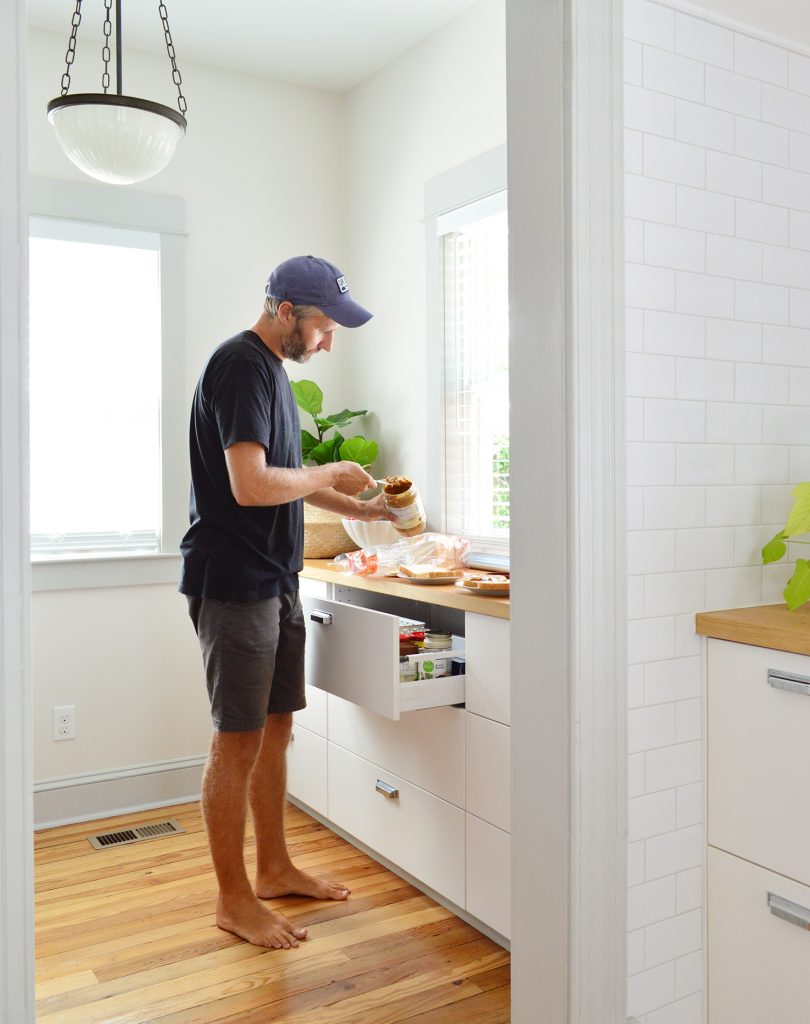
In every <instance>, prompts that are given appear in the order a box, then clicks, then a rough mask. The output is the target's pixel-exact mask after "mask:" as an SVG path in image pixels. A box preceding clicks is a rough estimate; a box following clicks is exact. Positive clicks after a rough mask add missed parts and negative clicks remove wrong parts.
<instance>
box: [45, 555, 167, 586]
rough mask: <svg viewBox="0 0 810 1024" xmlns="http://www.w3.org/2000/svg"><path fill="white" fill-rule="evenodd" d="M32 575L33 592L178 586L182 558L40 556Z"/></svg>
mask: <svg viewBox="0 0 810 1024" xmlns="http://www.w3.org/2000/svg"><path fill="white" fill-rule="evenodd" d="M31 576H32V590H33V591H34V593H38V592H40V591H49V590H87V589H91V588H102V587H139V586H148V585H154V584H162V583H173V584H174V585H175V586H177V584H178V582H179V580H180V555H179V554H173V553H154V552H147V553H144V552H132V553H131V554H123V553H121V552H116V553H114V554H112V553H106V552H99V553H98V554H87V553H81V554H75V555H67V554H65V555H57V556H56V557H53V556H42V555H37V556H35V557H33V558H32V559H31Z"/></svg>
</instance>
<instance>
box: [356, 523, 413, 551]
mask: <svg viewBox="0 0 810 1024" xmlns="http://www.w3.org/2000/svg"><path fill="white" fill-rule="evenodd" d="M341 522H342V523H343V529H344V530H345V531H346V533H348V535H349V536H350V537H351V539H352V540H353V541H354V543H355V544H359V545H360V547H361V548H363V550H368V549H369V548H376V547H377V546H378V545H380V544H394V543H396V541H398V540H402V534H400V533H398V532H397V531H396V530H395V529H394V527H393V525H392V524H391V523H389V522H388V520H387V519H378V520H377V521H376V522H373V523H366V522H363V520H362V519H342V520H341Z"/></svg>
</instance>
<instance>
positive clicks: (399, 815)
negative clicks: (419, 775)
mask: <svg viewBox="0 0 810 1024" xmlns="http://www.w3.org/2000/svg"><path fill="white" fill-rule="evenodd" d="M328 748H329V818H330V819H331V820H332V821H333V822H334V823H335V824H336V825H337V826H338V827H339V828H343V829H345V830H346V831H347V832H349V833H351V835H353V836H355V837H356V838H357V839H359V840H360V841H361V842H362V843H365V844H366V845H367V846H370V847H371V849H372V850H376V851H377V852H378V853H379V854H381V855H382V856H383V857H386V858H387V859H388V860H390V861H392V862H393V863H394V864H397V865H399V867H401V868H402V869H403V870H404V871H407V872H408V873H409V874H411V875H413V876H414V877H416V878H418V879H419V880H420V881H422V882H424V883H425V885H427V886H429V887H430V888H431V889H435V890H436V892H438V893H441V895H442V896H446V897H447V898H448V899H449V900H452V901H453V903H455V904H457V905H458V906H460V907H463V906H464V811H462V810H461V809H460V808H458V807H455V806H454V805H453V804H449V803H447V802H446V801H444V800H440V799H439V798H438V797H435V796H432V795H431V794H430V793H426V792H425V791H424V790H423V789H419V788H418V787H417V786H414V785H412V784H411V783H409V782H406V781H405V780H404V779H400V778H399V777H398V776H396V775H394V774H393V773H391V772H386V771H384V770H383V769H381V768H378V767H377V765H374V764H371V763H370V762H368V761H366V760H365V759H364V758H362V757H357V756H356V755H355V754H350V753H349V751H348V750H344V749H343V748H342V747H338V746H336V745H335V744H334V743H329V744H328Z"/></svg>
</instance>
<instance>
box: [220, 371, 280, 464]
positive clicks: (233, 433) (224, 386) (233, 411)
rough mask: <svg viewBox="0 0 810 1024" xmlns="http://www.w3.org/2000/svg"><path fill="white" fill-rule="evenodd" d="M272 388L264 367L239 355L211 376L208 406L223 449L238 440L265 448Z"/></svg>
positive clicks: (268, 435) (273, 393) (270, 423)
mask: <svg viewBox="0 0 810 1024" xmlns="http://www.w3.org/2000/svg"><path fill="white" fill-rule="evenodd" d="M274 401H275V389H274V386H273V381H272V378H271V376H270V375H269V374H268V373H267V371H266V369H265V368H264V367H262V366H260V365H259V364H258V363H256V362H255V361H253V360H251V359H246V358H245V357H244V356H239V357H237V358H233V359H230V360H228V361H227V362H226V363H225V364H224V365H223V366H221V367H220V368H219V369H218V372H217V373H216V374H215V376H214V378H213V380H212V389H211V396H210V402H211V408H212V410H213V412H214V416H215V418H216V423H217V429H218V430H219V439H220V442H221V444H222V448H223V450H224V449H225V448H230V446H231V445H232V444H236V443H237V442H238V441H256V442H258V443H259V444H260V445H262V446H263V447H264V449H265V451H266V450H267V449H268V444H269V441H270V433H271V430H272V419H273V403H274Z"/></svg>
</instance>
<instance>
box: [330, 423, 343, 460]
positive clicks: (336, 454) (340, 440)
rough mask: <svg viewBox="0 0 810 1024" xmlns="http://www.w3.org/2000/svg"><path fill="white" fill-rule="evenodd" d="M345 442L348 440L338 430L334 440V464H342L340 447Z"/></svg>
mask: <svg viewBox="0 0 810 1024" xmlns="http://www.w3.org/2000/svg"><path fill="white" fill-rule="evenodd" d="M345 440H346V438H345V437H344V436H343V435H342V434H340V433H338V431H337V430H336V431H335V436H334V437H333V438H332V462H340V459H341V455H340V446H341V445H342V444H343V442H344V441H345Z"/></svg>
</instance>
